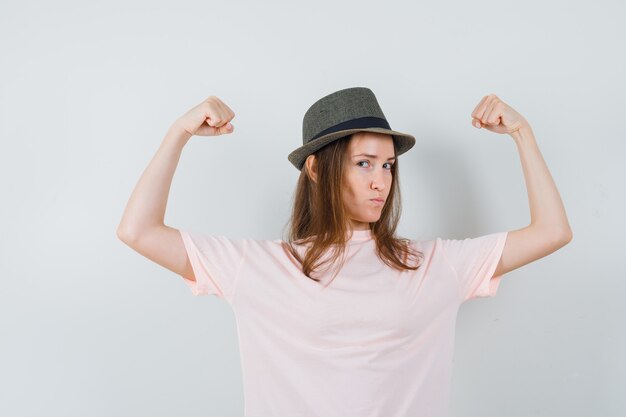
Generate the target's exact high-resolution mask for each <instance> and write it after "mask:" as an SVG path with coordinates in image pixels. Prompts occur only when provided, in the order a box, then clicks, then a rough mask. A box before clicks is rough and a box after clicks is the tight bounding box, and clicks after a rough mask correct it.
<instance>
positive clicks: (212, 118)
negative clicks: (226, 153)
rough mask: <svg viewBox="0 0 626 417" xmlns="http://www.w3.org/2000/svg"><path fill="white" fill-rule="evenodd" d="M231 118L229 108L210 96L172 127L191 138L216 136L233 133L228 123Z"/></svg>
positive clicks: (177, 120)
mask: <svg viewBox="0 0 626 417" xmlns="http://www.w3.org/2000/svg"><path fill="white" fill-rule="evenodd" d="M233 117H235V113H234V112H233V111H232V110H231V109H230V107H228V106H227V105H226V104H224V102H223V101H222V100H220V99H219V98H217V97H215V96H210V97H209V98H207V99H206V100H204V101H203V102H202V103H200V104H198V105H197V106H195V107H194V108H192V109H191V110H189V111H188V112H187V113H185V114H183V115H182V116H180V117H179V118H178V119H176V121H175V122H174V125H176V126H177V127H180V128H182V129H184V130H185V131H186V132H188V133H189V134H190V135H192V136H193V135H199V136H217V135H223V134H225V133H232V132H233V129H234V126H233V125H232V124H231V123H230V121H231V120H232V119H233Z"/></svg>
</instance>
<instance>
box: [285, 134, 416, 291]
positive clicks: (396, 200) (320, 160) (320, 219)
mask: <svg viewBox="0 0 626 417" xmlns="http://www.w3.org/2000/svg"><path fill="white" fill-rule="evenodd" d="M351 139H352V135H348V136H345V137H343V138H341V139H337V140H335V141H333V142H331V143H330V144H328V145H325V146H324V147H322V148H321V149H320V150H318V151H316V152H315V157H316V160H317V181H313V180H312V179H311V176H310V173H309V172H308V168H307V166H306V164H305V165H304V166H303V168H302V170H301V171H300V177H299V178H298V184H297V186H296V190H295V193H294V201H293V210H292V213H291V219H290V221H289V222H288V223H287V224H286V225H285V226H286V227H288V229H289V230H288V238H287V239H286V240H283V242H282V246H283V249H284V250H285V251H287V252H289V253H290V254H291V255H292V256H293V257H294V258H295V259H296V260H297V261H298V262H299V264H300V266H301V268H302V272H303V273H304V275H306V276H307V277H309V278H310V279H312V280H314V281H317V282H319V281H320V279H318V278H315V277H312V276H311V275H312V274H313V273H315V272H316V269H317V267H319V266H320V265H323V264H325V263H329V264H330V265H333V264H335V262H336V261H337V259H339V258H340V257H341V258H343V256H344V254H345V249H346V243H347V239H348V238H349V236H347V231H346V225H348V224H349V217H348V213H347V211H346V208H345V206H344V204H343V199H342V198H341V197H342V194H341V193H342V184H343V177H344V175H343V174H344V164H345V161H346V159H347V158H346V154H347V151H348V145H349V143H350V140H351ZM393 142H394V143H393V145H394V155H396V154H397V146H396V143H395V141H393ZM391 173H392V182H391V190H390V192H389V196H388V197H387V200H386V201H385V205H384V206H383V209H382V213H381V215H380V218H379V220H378V221H376V222H374V223H370V229H371V232H372V236H373V238H374V240H375V242H376V253H377V255H378V257H379V258H380V259H381V260H382V261H383V262H384V263H385V264H387V265H389V266H390V267H392V268H394V269H397V270H399V271H404V270H417V269H418V268H419V266H420V265H419V264H416V265H415V266H411V265H409V264H407V263H406V261H407V258H408V257H409V256H410V257H413V258H415V259H423V253H422V252H420V251H413V250H412V248H411V247H410V245H409V240H408V239H402V238H397V237H396V236H395V231H396V227H397V225H398V222H399V220H400V214H401V211H402V208H401V199H400V182H399V178H398V159H396V161H395V163H394V164H392V165H391ZM283 233H284V229H283ZM311 243H312V245H311V246H308V245H309V244H311ZM294 244H297V245H301V244H304V245H307V250H306V253H305V256H304V259H303V258H302V257H301V256H300V255H299V253H298V252H297V250H296V249H295V248H294ZM331 246H332V247H333V248H334V249H333V252H332V255H331V256H330V258H328V259H327V260H326V261H324V262H321V261H320V258H321V257H322V256H323V255H324V254H325V253H326V251H327V250H328V249H329V248H330V247H331ZM344 261H345V259H342V262H341V264H340V265H339V267H341V266H342V265H343V262H344ZM338 270H339V268H337V271H338ZM333 279H334V276H333ZM331 281H332V280H331Z"/></svg>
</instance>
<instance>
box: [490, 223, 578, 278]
mask: <svg viewBox="0 0 626 417" xmlns="http://www.w3.org/2000/svg"><path fill="white" fill-rule="evenodd" d="M568 242H569V240H566V239H564V238H561V237H558V236H554V235H553V234H552V233H550V232H547V231H544V230H543V229H540V228H537V227H535V226H527V227H524V228H523V229H518V230H511V231H510V232H508V234H507V238H506V243H505V244H504V250H503V251H502V256H501V257H500V262H499V263H498V267H497V268H496V271H495V272H494V274H493V275H494V276H499V275H502V274H505V273H507V272H510V271H512V270H514V269H517V268H519V267H520V266H523V265H526V264H528V263H531V262H533V261H536V260H537V259H541V258H543V257H544V256H547V255H549V254H551V253H552V252H555V251H556V250H558V249H560V248H561V247H563V246H565V245H566V244H567V243H568Z"/></svg>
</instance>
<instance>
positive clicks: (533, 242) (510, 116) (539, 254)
mask: <svg viewBox="0 0 626 417" xmlns="http://www.w3.org/2000/svg"><path fill="white" fill-rule="evenodd" d="M472 119H473V120H472V122H473V124H474V126H475V127H477V128H481V127H484V128H486V129H487V130H490V131H492V132H496V133H507V134H509V135H511V137H512V138H513V140H514V141H515V144H516V146H517V149H518V152H519V156H520V160H521V163H522V169H523V171H524V180H525V181H526V188H527V191H528V200H529V205H530V219H531V221H530V225H528V226H526V227H524V228H522V229H518V230H512V231H510V232H509V233H508V235H507V239H506V243H505V246H504V250H503V252H502V256H501V258H500V262H499V264H498V266H497V268H496V270H495V272H494V276H499V275H502V274H504V273H507V272H509V271H512V270H514V269H516V268H519V267H520V266H522V265H526V264H528V263H530V262H532V261H535V260H537V259H540V258H543V257H544V256H546V255H549V254H551V253H552V252H555V251H556V250H558V249H559V248H561V247H563V246H564V245H566V244H567V243H569V242H570V241H571V240H572V237H573V233H572V229H571V227H570V225H569V222H568V220H567V215H566V213H565V207H564V206H563V202H562V201H561V197H560V195H559V191H558V190H557V188H556V184H555V183H554V180H553V179H552V176H551V175H550V171H549V170H548V166H547V165H546V163H545V161H544V159H543V157H542V155H541V152H540V151H539V146H538V144H537V141H536V139H535V136H534V134H533V131H532V129H531V127H530V124H529V123H528V122H527V121H526V119H525V118H524V117H522V116H521V115H520V114H519V113H517V112H516V111H515V110H513V109H512V108H511V107H510V106H508V105H507V104H506V103H504V102H503V101H502V100H500V99H499V98H498V97H497V96H496V95H495V94H490V95H488V96H485V97H484V98H483V99H482V100H481V101H480V103H478V105H477V106H476V108H475V109H474V111H473V112H472Z"/></svg>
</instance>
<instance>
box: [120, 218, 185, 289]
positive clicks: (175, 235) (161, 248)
mask: <svg viewBox="0 0 626 417" xmlns="http://www.w3.org/2000/svg"><path fill="white" fill-rule="evenodd" d="M122 240H123V241H124V243H126V244H127V245H128V246H130V247H131V248H133V249H134V250H135V251H137V252H139V253H140V254H142V255H143V256H145V257H146V258H148V259H150V260H152V261H154V262H156V263H158V264H159V265H161V266H163V267H165V268H167V269H169V270H170V271H172V272H175V273H177V274H178V275H181V276H183V277H185V278H187V279H189V280H192V281H195V280H196V278H195V275H194V273H193V269H192V268H191V264H190V262H189V258H188V257H187V251H186V250H185V244H184V243H183V238H182V236H181V234H180V231H179V230H178V229H175V228H173V227H169V226H165V225H163V226H155V227H153V228H150V229H147V230H145V231H143V232H141V233H138V234H137V235H136V237H135V238H134V239H122Z"/></svg>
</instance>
